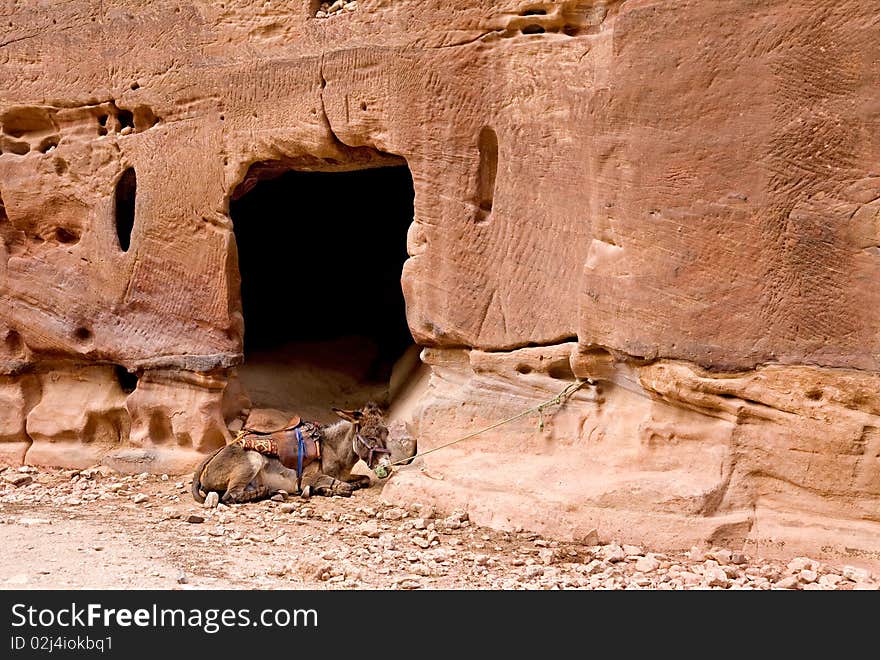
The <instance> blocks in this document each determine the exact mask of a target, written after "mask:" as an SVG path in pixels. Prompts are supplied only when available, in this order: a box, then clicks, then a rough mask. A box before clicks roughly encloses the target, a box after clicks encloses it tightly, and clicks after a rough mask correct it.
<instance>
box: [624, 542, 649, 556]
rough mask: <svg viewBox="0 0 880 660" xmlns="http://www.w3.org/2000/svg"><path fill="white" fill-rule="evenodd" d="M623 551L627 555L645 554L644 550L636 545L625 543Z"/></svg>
mask: <svg viewBox="0 0 880 660" xmlns="http://www.w3.org/2000/svg"><path fill="white" fill-rule="evenodd" d="M623 551H624V552H625V553H626V555H627V556H628V557H641V556H642V555H644V554H645V550H644V549H643V548H641V547H639V546H637V545H625V546H623Z"/></svg>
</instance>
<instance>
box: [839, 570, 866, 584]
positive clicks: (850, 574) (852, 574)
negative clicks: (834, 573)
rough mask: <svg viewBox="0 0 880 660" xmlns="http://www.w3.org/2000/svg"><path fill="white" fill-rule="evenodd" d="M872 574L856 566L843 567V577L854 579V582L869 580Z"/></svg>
mask: <svg viewBox="0 0 880 660" xmlns="http://www.w3.org/2000/svg"><path fill="white" fill-rule="evenodd" d="M870 576H871V575H870V573H868V571H866V570H865V569H864V568H856V567H855V566H844V567H843V577H845V578H846V579H847V580H852V581H853V582H867V581H868V578H870Z"/></svg>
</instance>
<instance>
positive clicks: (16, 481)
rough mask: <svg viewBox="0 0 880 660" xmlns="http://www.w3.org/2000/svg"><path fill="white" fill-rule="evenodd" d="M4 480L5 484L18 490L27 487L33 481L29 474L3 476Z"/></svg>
mask: <svg viewBox="0 0 880 660" xmlns="http://www.w3.org/2000/svg"><path fill="white" fill-rule="evenodd" d="M4 479H5V480H6V482H7V483H10V484H12V485H13V486H15V487H16V488H19V487H21V486H27V485H28V484H29V483H31V482H32V481H33V480H34V479H33V477H31V476H30V475H29V474H16V473H12V474H7V475H4Z"/></svg>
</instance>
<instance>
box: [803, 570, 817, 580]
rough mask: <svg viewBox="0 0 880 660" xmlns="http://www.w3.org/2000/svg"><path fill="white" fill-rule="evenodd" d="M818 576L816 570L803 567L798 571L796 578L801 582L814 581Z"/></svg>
mask: <svg viewBox="0 0 880 660" xmlns="http://www.w3.org/2000/svg"><path fill="white" fill-rule="evenodd" d="M818 577H819V576H818V575H816V571H811V570H809V569H804V570H802V571H801V572H800V573H798V580H800V581H801V582H815V581H816V579H817V578H818Z"/></svg>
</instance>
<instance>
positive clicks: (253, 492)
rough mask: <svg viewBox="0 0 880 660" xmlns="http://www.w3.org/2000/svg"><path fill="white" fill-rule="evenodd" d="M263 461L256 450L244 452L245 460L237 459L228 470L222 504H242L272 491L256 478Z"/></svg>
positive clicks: (258, 498) (264, 496) (266, 495)
mask: <svg viewBox="0 0 880 660" xmlns="http://www.w3.org/2000/svg"><path fill="white" fill-rule="evenodd" d="M265 462H266V461H265V459H264V458H263V456H262V455H260V454H258V453H257V452H246V453H245V460H242V461H239V462H238V463H237V464H236V465H235V467H234V468H233V469H232V470H230V472H229V480H228V481H227V482H226V492H225V493H224V494H223V497H221V498H220V501H221V502H223V503H224V504H244V503H245V502H253V501H255V500H262V499H265V498H267V497H269V496H270V495H271V494H272V492H271V491H270V490H269V488H267V487H266V486H264V485H263V484H261V483H260V482H259V480H258V479H257V477H258V475H259V474H260V470H262V469H263V466H264V465H265Z"/></svg>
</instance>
